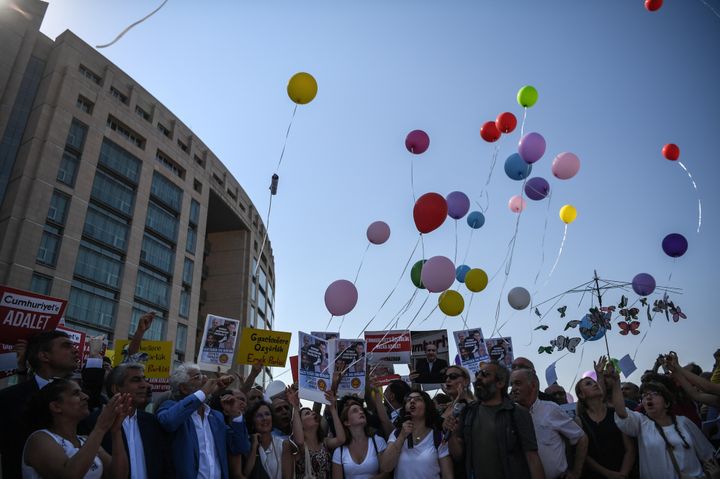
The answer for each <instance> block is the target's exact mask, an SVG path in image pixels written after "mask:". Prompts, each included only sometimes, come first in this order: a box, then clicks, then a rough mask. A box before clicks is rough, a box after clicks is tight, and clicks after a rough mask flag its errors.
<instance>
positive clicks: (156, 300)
mask: <svg viewBox="0 0 720 479" xmlns="http://www.w3.org/2000/svg"><path fill="white" fill-rule="evenodd" d="M46 8H47V4H46V3H45V2H41V1H39V0H13V1H11V2H10V3H9V4H8V3H7V2H3V3H0V10H2V11H0V135H1V136H0V284H5V285H8V286H11V287H15V288H20V289H28V290H32V291H36V292H39V293H43V294H49V295H51V296H55V297H59V298H65V299H67V300H68V301H69V304H68V308H67V311H66V316H65V320H66V322H67V325H68V327H71V328H75V329H79V330H83V331H86V332H88V333H91V334H99V333H102V334H106V335H108V338H109V340H110V341H111V342H112V341H113V340H114V339H115V338H127V337H128V336H129V335H132V334H133V332H134V330H135V328H136V325H137V321H138V318H139V317H140V316H141V315H142V314H143V313H144V312H146V311H151V310H154V311H157V312H158V313H160V316H161V317H160V318H159V319H157V320H156V321H155V323H154V324H153V327H152V329H151V330H150V331H148V333H147V334H146V338H147V339H155V340H170V341H173V342H174V344H175V360H177V361H192V360H193V359H194V357H195V355H196V353H197V344H198V343H199V340H200V339H199V336H200V335H201V334H202V326H203V324H204V321H205V316H206V314H208V313H211V314H216V315H220V316H226V317H230V318H235V319H239V320H240V321H241V324H242V325H243V326H244V327H247V326H250V327H258V328H261V329H262V328H272V326H273V319H274V314H273V311H274V286H275V271H274V260H273V255H272V248H271V246H270V243H269V241H267V243H266V244H265V246H264V248H262V256H261V255H260V253H261V251H260V250H261V244H262V241H263V237H264V235H265V229H264V225H263V223H262V220H261V218H260V215H259V213H258V211H257V210H256V208H255V207H254V205H253V203H252V202H251V201H250V199H249V198H248V196H247V194H246V193H245V192H244V190H243V188H242V187H241V186H240V184H239V183H238V181H237V180H236V179H235V178H234V177H233V175H232V174H231V173H230V172H229V171H228V169H227V168H226V167H225V166H224V165H223V163H222V162H221V161H220V160H219V159H218V158H217V157H216V156H215V155H214V154H213V153H212V152H211V151H210V149H209V148H208V147H207V146H206V145H205V144H203V142H202V141H201V140H200V139H199V138H197V136H196V135H195V134H194V133H193V132H192V131H191V130H190V129H189V128H188V127H187V126H185V124H183V123H182V122H181V121H180V120H179V119H178V118H177V117H176V116H175V115H173V114H172V112H171V111H170V110H169V109H168V108H166V107H165V106H164V105H162V104H161V103H160V102H159V101H158V100H157V99H155V98H154V97H153V96H152V95H151V94H150V93H149V92H147V91H146V90H144V89H143V88H142V86H140V85H138V84H137V82H135V81H134V80H133V79H132V78H131V77H130V76H129V75H127V74H126V73H124V72H123V71H122V70H120V69H119V68H118V67H116V66H115V65H113V64H112V63H111V62H110V61H109V60H108V59H107V58H105V57H104V56H103V55H101V54H100V53H98V52H97V51H96V50H95V49H93V48H92V47H91V46H89V45H88V44H87V43H85V42H83V41H82V40H81V39H80V38H78V37H77V36H76V35H74V34H73V33H72V32H70V31H65V32H64V33H62V34H61V35H60V36H58V37H57V38H56V39H55V40H54V41H53V40H51V39H49V38H48V37H46V36H45V35H43V34H42V33H41V32H40V31H39V29H40V25H41V23H42V19H43V16H44V14H45V10H46ZM258 261H259V262H260V267H259V268H258V269H257V271H258V273H257V274H256V275H255V276H253V272H254V271H255V265H256V264H257V262H258Z"/></svg>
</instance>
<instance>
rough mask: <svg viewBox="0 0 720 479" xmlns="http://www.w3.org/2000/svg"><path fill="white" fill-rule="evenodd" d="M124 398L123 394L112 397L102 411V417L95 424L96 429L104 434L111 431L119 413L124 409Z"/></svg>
mask: <svg viewBox="0 0 720 479" xmlns="http://www.w3.org/2000/svg"><path fill="white" fill-rule="evenodd" d="M122 396H123V395H122V394H116V395H114V396H113V397H111V398H110V400H109V401H108V402H107V404H106V405H105V406H104V407H103V408H102V411H100V415H99V416H98V418H97V421H96V422H95V428H96V429H99V430H100V431H102V432H103V434H104V433H106V432H107V431H109V430H110V428H111V427H112V426H113V424H114V423H115V419H116V417H117V415H118V411H119V410H121V409H122ZM121 422H122V421H121Z"/></svg>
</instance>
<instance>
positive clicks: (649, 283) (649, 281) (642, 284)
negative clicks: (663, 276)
mask: <svg viewBox="0 0 720 479" xmlns="http://www.w3.org/2000/svg"><path fill="white" fill-rule="evenodd" d="M632 288H633V291H635V292H636V293H637V294H638V295H640V296H650V295H651V294H653V291H655V278H653V277H652V276H650V275H649V274H647V273H640V274H637V275H635V277H634V278H633V280H632Z"/></svg>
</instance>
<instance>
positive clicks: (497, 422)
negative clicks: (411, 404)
mask: <svg viewBox="0 0 720 479" xmlns="http://www.w3.org/2000/svg"><path fill="white" fill-rule="evenodd" d="M474 386H475V397H476V398H477V401H473V402H472V403H471V404H470V405H468V406H467V407H466V408H465V410H464V411H463V413H462V415H461V416H460V418H459V419H457V418H455V417H453V416H450V417H448V418H446V419H445V424H444V429H446V430H449V431H452V434H451V435H450V439H449V441H448V445H449V448H450V454H451V455H452V457H453V459H454V460H463V459H464V461H465V470H466V471H467V472H468V473H469V475H470V476H471V477H474V478H475V479H489V478H490V479H496V478H497V479H525V478H532V479H539V478H543V477H544V475H543V468H542V463H541V462H540V458H539V456H538V452H537V449H538V448H537V443H536V440H535V431H534V428H533V422H532V418H531V417H530V413H528V411H527V409H525V408H523V407H522V406H518V405H516V404H514V403H513V402H512V401H511V400H510V399H508V397H507V386H508V370H507V369H506V368H505V367H504V366H502V365H501V364H500V363H498V362H497V361H492V362H489V363H483V364H481V365H480V371H478V373H477V375H476V377H475V383H474Z"/></svg>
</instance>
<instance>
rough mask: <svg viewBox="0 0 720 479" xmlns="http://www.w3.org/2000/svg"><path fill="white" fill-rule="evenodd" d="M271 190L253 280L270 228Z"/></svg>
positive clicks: (255, 277) (255, 278)
mask: <svg viewBox="0 0 720 479" xmlns="http://www.w3.org/2000/svg"><path fill="white" fill-rule="evenodd" d="M273 196H274V195H273V194H272V191H271V192H270V201H269V202H268V210H267V215H265V233H264V234H263V240H262V243H260V253H259V254H258V259H257V262H256V263H255V271H253V281H256V280H257V275H258V269H259V268H260V262H261V261H262V254H263V251H264V250H265V243H266V242H267V237H268V230H269V229H270V212H271V211H272V200H273Z"/></svg>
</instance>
